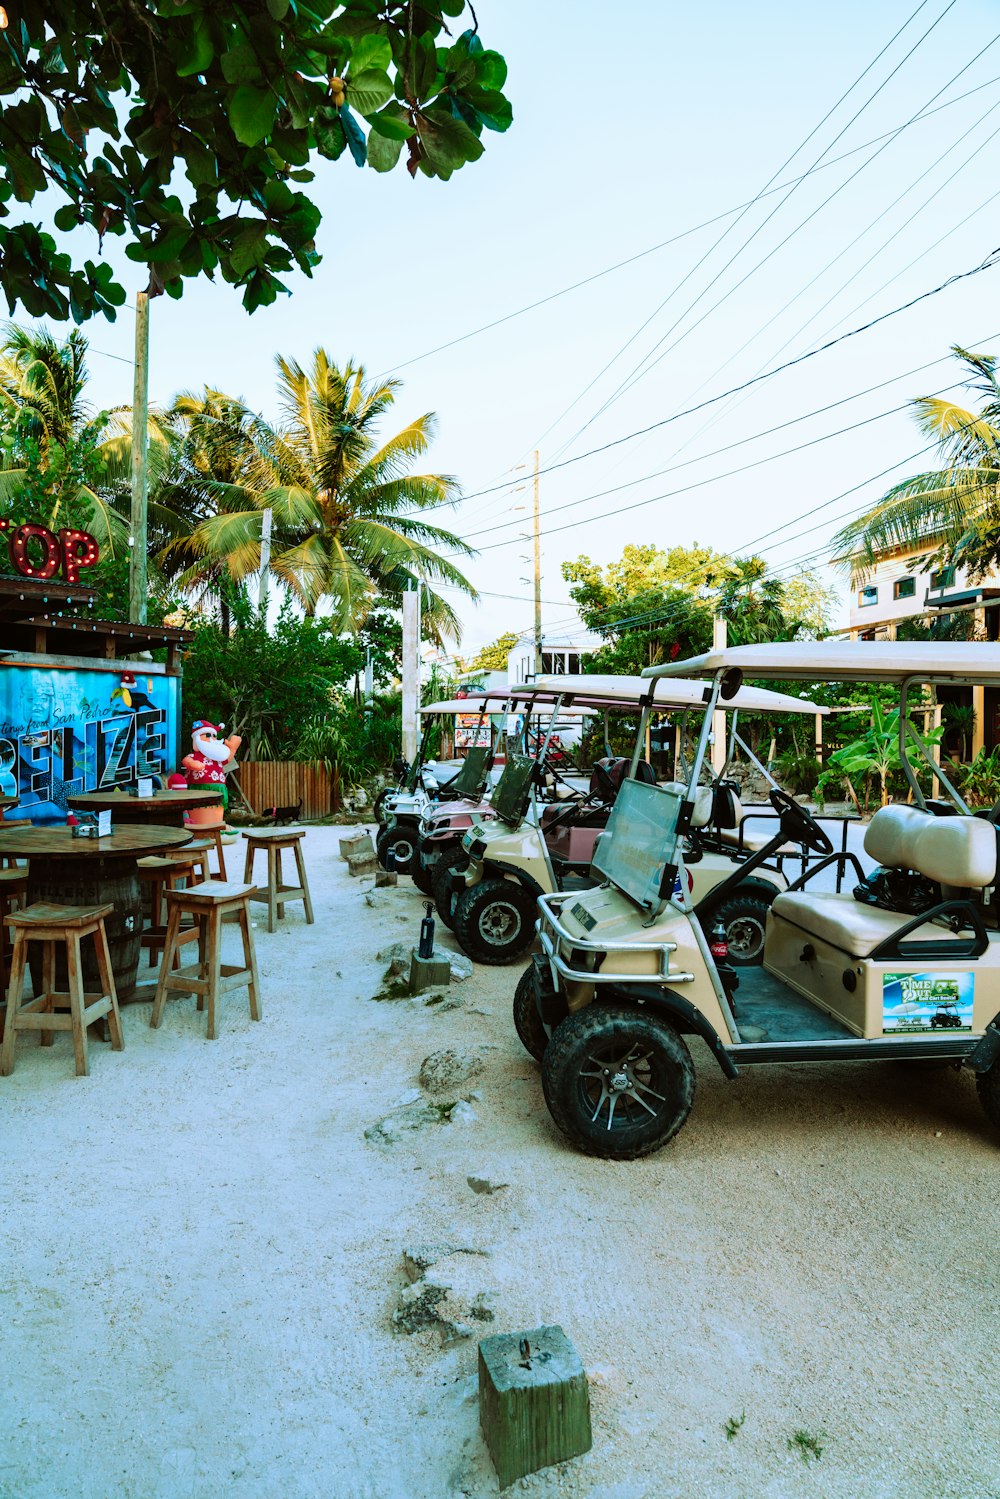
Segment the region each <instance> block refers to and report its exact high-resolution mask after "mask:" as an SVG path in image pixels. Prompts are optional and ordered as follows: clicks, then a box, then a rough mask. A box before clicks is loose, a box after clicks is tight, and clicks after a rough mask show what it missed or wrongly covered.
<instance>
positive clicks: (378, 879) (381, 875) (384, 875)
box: [375, 869, 399, 890]
mask: <svg viewBox="0 0 1000 1499" xmlns="http://www.w3.org/2000/svg"><path fill="white" fill-rule="evenodd" d="M398 884H399V875H398V874H397V873H396V871H395V870H394V869H376V871H375V889H376V890H382V889H384V888H385V887H386V886H387V885H398Z"/></svg>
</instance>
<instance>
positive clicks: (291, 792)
mask: <svg viewBox="0 0 1000 1499" xmlns="http://www.w3.org/2000/svg"><path fill="white" fill-rule="evenodd" d="M238 775H239V778H240V785H241V786H242V788H243V792H244V795H245V796H246V798H247V800H248V801H249V803H250V805H251V806H252V807H253V809H254V811H255V812H256V813H257V815H258V816H259V817H266V816H267V814H268V812H269V811H270V809H271V808H272V807H297V806H298V804H299V802H300V801H301V803H302V808H301V811H300V812H299V813H298V816H299V817H302V818H310V817H329V815H330V813H331V812H336V811H337V810H338V809H339V806H340V777H339V776H338V775H337V774H336V772H335V773H334V774H333V775H331V774H330V772H329V771H328V770H327V769H326V767H325V766H324V765H322V764H321V763H320V761H318V760H243V761H242V762H241V763H240V767H239V771H238Z"/></svg>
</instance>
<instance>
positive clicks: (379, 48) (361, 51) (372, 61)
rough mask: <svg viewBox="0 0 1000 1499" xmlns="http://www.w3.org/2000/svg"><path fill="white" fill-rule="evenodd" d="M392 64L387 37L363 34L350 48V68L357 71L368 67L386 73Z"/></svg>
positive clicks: (390, 49)
mask: <svg viewBox="0 0 1000 1499" xmlns="http://www.w3.org/2000/svg"><path fill="white" fill-rule="evenodd" d="M391 66H392V48H391V47H390V46H389V39H388V37H384V36H363V37H362V38H361V39H360V41H357V42H355V44H354V46H353V48H352V49H351V69H352V71H355V70H356V71H357V72H359V73H361V72H364V71H366V70H367V69H368V68H374V69H375V70H376V71H377V72H380V73H387V72H388V71H389V68H390V67H391Z"/></svg>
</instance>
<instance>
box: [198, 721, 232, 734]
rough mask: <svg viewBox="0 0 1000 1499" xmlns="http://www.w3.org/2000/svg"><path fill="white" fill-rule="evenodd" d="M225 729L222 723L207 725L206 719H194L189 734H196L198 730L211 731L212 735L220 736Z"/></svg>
mask: <svg viewBox="0 0 1000 1499" xmlns="http://www.w3.org/2000/svg"><path fill="white" fill-rule="evenodd" d="M225 727H226V726H225V724H224V723H219V724H215V723H209V722H208V719H207V718H196V719H195V721H194V723H193V724H192V725H191V732H192V734H197V733H198V730H199V729H211V731H212V733H213V734H220V733H221V732H222V730H223V729H224V728H225Z"/></svg>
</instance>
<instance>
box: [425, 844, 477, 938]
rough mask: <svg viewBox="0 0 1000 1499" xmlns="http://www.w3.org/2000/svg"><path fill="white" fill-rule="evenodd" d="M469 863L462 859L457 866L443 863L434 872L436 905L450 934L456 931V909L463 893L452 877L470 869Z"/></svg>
mask: <svg viewBox="0 0 1000 1499" xmlns="http://www.w3.org/2000/svg"><path fill="white" fill-rule="evenodd" d="M468 863H469V861H468V859H464V860H462V859H460V860H459V861H458V862H457V863H455V864H444V863H442V864H439V865H438V866H437V868H436V869H435V871H434V883H433V887H432V888H433V894H434V905H435V907H436V909H437V913H438V915H439V916H440V918H441V920H442V921H443V922H444V924H445V926H446V927H447V928H448V930H449V932H453V931H454V930H455V907H456V906H457V905H458V901H459V897H460V896H461V893H462V887H461V886H460V887H459V888H458V889H457V890H456V888H455V885H454V882H453V880H452V875H453V874H458V873H461V871H462V870H463V869H466V868H467V867H468Z"/></svg>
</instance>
